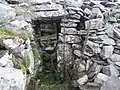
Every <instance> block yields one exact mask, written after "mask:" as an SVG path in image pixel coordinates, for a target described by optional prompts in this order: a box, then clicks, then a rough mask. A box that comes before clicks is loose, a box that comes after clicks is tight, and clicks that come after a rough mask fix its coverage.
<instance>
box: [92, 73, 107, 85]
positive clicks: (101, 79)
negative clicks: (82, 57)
mask: <svg viewBox="0 0 120 90" xmlns="http://www.w3.org/2000/svg"><path fill="white" fill-rule="evenodd" d="M107 79H108V76H107V75H105V74H103V73H99V74H98V75H97V77H96V78H95V81H94V82H96V83H98V84H100V85H102V84H103V83H104V82H105V81H107Z"/></svg>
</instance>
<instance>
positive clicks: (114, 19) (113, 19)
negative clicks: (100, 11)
mask: <svg viewBox="0 0 120 90" xmlns="http://www.w3.org/2000/svg"><path fill="white" fill-rule="evenodd" d="M108 21H109V22H110V23H116V22H117V19H116V18H115V17H110V18H109V20H108Z"/></svg>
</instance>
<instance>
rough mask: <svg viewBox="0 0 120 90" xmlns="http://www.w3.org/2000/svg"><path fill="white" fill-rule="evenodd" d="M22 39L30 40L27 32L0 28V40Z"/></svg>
mask: <svg viewBox="0 0 120 90" xmlns="http://www.w3.org/2000/svg"><path fill="white" fill-rule="evenodd" d="M15 36H18V37H21V38H23V39H27V38H28V34H27V32H25V31H16V30H10V29H6V28H0V38H9V37H15Z"/></svg>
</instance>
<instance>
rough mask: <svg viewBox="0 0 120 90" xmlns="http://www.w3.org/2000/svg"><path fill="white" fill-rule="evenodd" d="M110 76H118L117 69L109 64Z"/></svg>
mask: <svg viewBox="0 0 120 90" xmlns="http://www.w3.org/2000/svg"><path fill="white" fill-rule="evenodd" d="M109 68H110V72H111V76H116V77H118V76H119V71H118V70H117V69H116V68H115V67H114V66H113V65H112V64H111V65H109Z"/></svg>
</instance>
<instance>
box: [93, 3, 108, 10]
mask: <svg viewBox="0 0 120 90" xmlns="http://www.w3.org/2000/svg"><path fill="white" fill-rule="evenodd" d="M94 7H96V8H99V9H100V10H101V11H102V12H104V11H106V8H105V7H104V6H103V5H102V4H96V5H94Z"/></svg>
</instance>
